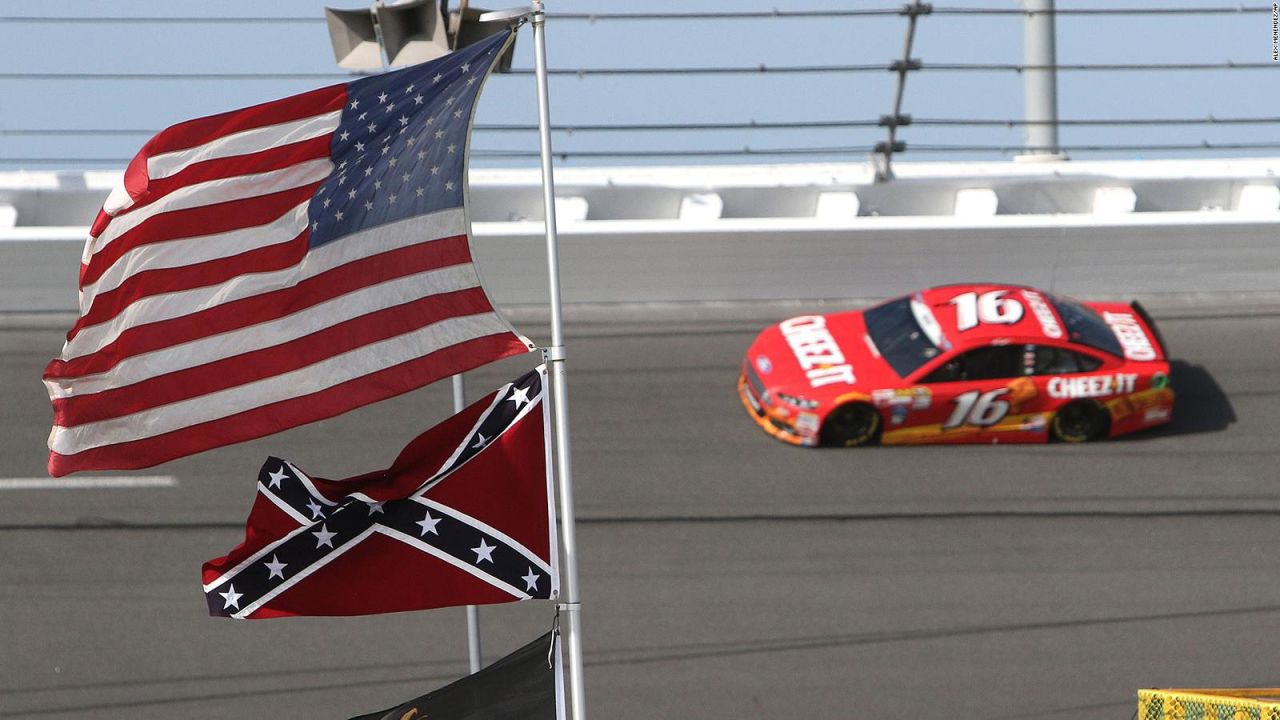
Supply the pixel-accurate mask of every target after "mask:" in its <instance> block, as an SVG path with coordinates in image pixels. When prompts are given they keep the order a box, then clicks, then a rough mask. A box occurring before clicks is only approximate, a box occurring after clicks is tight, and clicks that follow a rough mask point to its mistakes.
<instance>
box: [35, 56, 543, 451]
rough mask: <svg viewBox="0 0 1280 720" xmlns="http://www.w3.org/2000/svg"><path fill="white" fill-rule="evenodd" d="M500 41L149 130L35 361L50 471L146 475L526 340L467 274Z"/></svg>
mask: <svg viewBox="0 0 1280 720" xmlns="http://www.w3.org/2000/svg"><path fill="white" fill-rule="evenodd" d="M512 39H513V34H512V33H511V32H504V33H499V34H497V35H494V36H491V37H490V38H487V39H486V40H483V41H481V42H479V43H476V44H474V45H471V46H468V47H465V48H463V49H461V50H458V51H456V52H454V53H452V54H449V55H446V56H445V57H443V58H441V59H439V60H435V61H432V62H429V63H425V64H422V65H417V66H414V67H410V68H406V69H404V70H399V71H396V72H391V73H386V74H382V75H377V76H373V77H367V78H361V79H358V80H355V81H353V82H349V83H346V84H343V85H335V86H332V87H328V88H322V89H320V90H315V91H312V92H308V93H303V94H301V95H296V96H293V97H289V98H285V99H283V100H278V101H275V102H270V103H266V104H263V105H257V106H254V107H251V108H247V109H244V110H238V111H233V112H229V113H225V114H222V115H216V116H212V117H207V118H201V119H197V120H191V121H189V122H185V123H181V124H178V125H175V126H173V127H171V128H168V129H167V130H164V131H162V132H161V133H160V134H158V135H157V136H155V137H154V138H152V140H151V141H150V142H148V143H147V144H146V145H145V146H144V147H143V149H142V150H141V151H140V152H139V153H138V155H137V157H135V158H134V159H133V161H132V162H131V163H130V165H129V167H128V169H127V170H126V172H125V174H124V179H123V182H122V184H121V185H120V186H119V187H117V188H116V190H114V191H113V192H112V193H111V195H110V197H108V199H107V201H106V203H105V205H104V207H103V209H102V212H101V213H99V215H98V218H97V221H96V222H95V223H94V225H93V227H92V229H91V231H90V237H89V240H88V242H87V244H86V246H85V251H84V257H83V261H82V265H81V268H80V318H79V320H78V321H77V322H76V324H75V326H74V327H73V328H72V329H71V331H70V332H69V333H68V334H67V342H66V345H65V346H64V347H63V351H62V355H61V357H59V358H57V359H55V360H53V361H52V362H50V363H49V365H48V367H47V368H46V369H45V375H44V380H45V384H46V385H47V387H48V390H49V396H50V399H51V401H52V403H53V412H54V421H53V422H54V424H53V431H52V433H51V434H50V436H49V451H50V452H49V473H50V474H51V475H54V476H59V475H65V474H67V473H70V472H75V471H78V470H87V469H103V468H140V467H149V466H151V465H155V464H158V463H161V462H165V461H167V460H171V459H173V458H177V457H182V456H184V455H189V454H191V453H196V452H200V451H202V450H207V449H209V448H214V447H219V446H222V445H227V444H230V443H235V442H240V441H243V440H248V439H251V438H256V437H261V436H263V435H268V434H271V433H274V432H278V431H280V430H284V429H286V428H290V427H294V426H297V425H301V424H304V423H309V422H312V421H315V420H320V419H323V418H327V417H332V416H334V415H338V414H340V413H343V412H346V411H348V410H351V409H353V408H356V407H359V406H362V405H366V404H368V403H372V402H377V401H379V400H383V399H385V398H388V397H391V396H393V395H396V394H399V393H403V392H406V391H409V390H412V389H415V388H418V387H421V386H423V385H426V384H427V383H430V382H433V381H435V380H438V379H440V378H443V377H446V376H448V375H452V374H454V373H458V372H462V371H464V370H468V369H470V368H474V367H476V366H478V365H481V364H484V363H487V362H490V361H493V360H496V359H498V358H501V357H505V356H508V355H512V354H517V353H523V352H527V351H528V350H530V349H532V347H533V346H532V345H531V344H530V343H529V342H528V340H526V339H525V338H523V337H520V336H519V335H517V334H516V333H515V331H514V330H513V329H512V328H511V326H510V325H509V324H508V323H507V322H506V320H505V319H503V318H502V317H501V316H500V315H499V314H498V313H497V312H495V311H494V309H493V307H492V304H491V302H490V301H489V299H488V297H487V295H486V293H485V291H484V288H483V287H482V286H481V285H480V281H479V278H478V276H477V274H476V271H475V269H474V268H473V266H472V262H471V250H470V244H469V238H468V236H469V232H470V217H469V214H468V212H467V204H466V192H465V187H464V173H465V168H466V155H467V140H468V137H469V130H470V127H471V121H472V114H473V111H474V109H475V105H476V101H477V98H478V97H479V93H480V88H481V86H482V85H483V84H484V81H485V78H486V77H487V76H488V74H489V72H490V70H491V69H492V66H493V64H494V62H495V60H496V59H497V58H498V57H500V56H501V54H502V52H503V50H504V49H505V48H506V46H507V44H508V43H510V42H511V41H512Z"/></svg>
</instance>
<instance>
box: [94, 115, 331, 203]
mask: <svg viewBox="0 0 1280 720" xmlns="http://www.w3.org/2000/svg"><path fill="white" fill-rule="evenodd" d="M332 140H333V133H329V134H327V135H323V136H320V137H314V138H311V139H309V140H302V141H300V142H296V143H290V144H288V145H280V146H277V147H272V148H267V149H265V150H259V151H258V152H255V153H248V154H246V155H233V156H231V157H225V158H213V159H211V160H202V161H200V162H197V163H192V164H191V165H189V166H187V167H185V168H183V169H182V170H181V171H180V172H178V173H176V174H174V175H170V176H169V177H163V178H156V179H149V180H148V181H147V185H146V189H145V190H143V191H142V192H141V193H138V194H136V195H134V196H133V198H134V204H133V205H132V206H130V207H128V208H126V209H125V210H122V211H120V212H118V213H116V215H115V217H117V218H122V217H126V216H128V215H129V213H133V212H138V211H140V210H142V209H145V208H146V207H147V206H149V205H151V204H152V203H154V202H156V201H157V200H159V199H161V198H163V197H165V196H166V195H169V194H170V193H172V192H174V191H175V190H181V189H182V188H184V187H188V186H191V185H196V184H198V183H203V182H209V181H211V180H222V179H224V178H232V177H238V176H240V175H260V174H262V173H268V172H272V171H274V170H282V169H284V168H287V167H290V166H293V165H297V164H298V163H303V162H307V161H308V160H319V159H320V158H327V157H329V155H330V150H331V143H332Z"/></svg>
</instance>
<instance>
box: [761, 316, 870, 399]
mask: <svg viewBox="0 0 1280 720" xmlns="http://www.w3.org/2000/svg"><path fill="white" fill-rule="evenodd" d="M779 328H781V330H782V336H783V337H784V338H786V340H787V345H790V346H791V352H793V353H795V356H796V360H797V361H798V362H799V363H800V367H801V368H802V369H803V370H804V371H805V377H807V378H809V386H810V387H815V388H817V387H822V386H823V385H832V384H834V383H841V382H842V383H845V384H846V385H852V384H854V382H855V381H856V378H855V377H854V374H853V366H852V365H850V364H849V363H847V362H845V358H844V353H843V352H841V350H840V346H839V345H838V344H837V343H836V339H835V338H834V337H833V336H832V335H831V331H830V330H828V329H827V319H826V318H824V317H822V316H821V315H802V316H800V317H795V318H791V319H790V320H785V321H783V322H782V323H781V324H780V325H779Z"/></svg>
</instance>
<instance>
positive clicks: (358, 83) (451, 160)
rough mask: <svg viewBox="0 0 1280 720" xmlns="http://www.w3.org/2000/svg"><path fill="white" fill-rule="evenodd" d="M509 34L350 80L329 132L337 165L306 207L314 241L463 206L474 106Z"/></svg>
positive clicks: (338, 236)
mask: <svg viewBox="0 0 1280 720" xmlns="http://www.w3.org/2000/svg"><path fill="white" fill-rule="evenodd" d="M511 35H512V33H510V32H505V33H498V34H495V35H493V36H491V37H489V38H486V39H485V40H483V41H481V42H478V43H475V44H474V45H469V46H467V47H465V48H462V49H460V50H457V51H455V52H453V53H450V54H449V55H446V56H444V57H443V58H440V59H438V60H435V61H433V62H429V63H424V64H422V65H415V66H413V67H409V68H405V69H403V70H397V71H395V72H390V73H384V74H382V75H376V76H374V77H369V78H362V79H360V80H355V81H353V82H351V83H348V85H347V102H346V106H345V107H344V108H343V110H342V118H341V121H340V123H339V125H338V127H337V129H336V130H335V131H334V133H333V142H332V146H331V147H332V151H331V154H332V157H333V163H334V166H335V167H334V172H333V174H332V175H330V176H329V178H328V179H327V180H326V181H325V182H324V184H323V185H321V186H320V189H319V190H317V191H316V194H315V197H314V198H313V199H312V201H311V205H310V207H309V208H308V215H309V217H310V219H311V247H317V246H320V245H323V244H324V243H327V242H330V241H333V240H336V239H338V238H340V237H342V236H344V235H347V234H350V233H352V232H356V231H357V230H364V229H367V228H370V227H375V226H378V225H383V224H386V223H390V222H394V221H396V220H403V219H404V218H408V217H413V216H415V215H422V214H425V213H429V212H433V211H436V210H443V209H445V208H453V207H461V206H462V199H463V193H464V189H463V181H464V177H463V175H464V172H465V168H466V163H465V156H466V150H467V137H468V130H469V129H470V127H471V117H472V108H474V107H475V101H476V96H477V94H479V92H480V87H481V86H482V85H483V84H484V80H485V77H486V76H487V75H488V71H489V67H490V66H491V65H492V64H493V63H494V62H495V61H496V59H497V58H498V57H499V56H500V54H501V52H502V51H503V50H504V49H505V47H506V44H507V42H508V40H509V39H510V38H511Z"/></svg>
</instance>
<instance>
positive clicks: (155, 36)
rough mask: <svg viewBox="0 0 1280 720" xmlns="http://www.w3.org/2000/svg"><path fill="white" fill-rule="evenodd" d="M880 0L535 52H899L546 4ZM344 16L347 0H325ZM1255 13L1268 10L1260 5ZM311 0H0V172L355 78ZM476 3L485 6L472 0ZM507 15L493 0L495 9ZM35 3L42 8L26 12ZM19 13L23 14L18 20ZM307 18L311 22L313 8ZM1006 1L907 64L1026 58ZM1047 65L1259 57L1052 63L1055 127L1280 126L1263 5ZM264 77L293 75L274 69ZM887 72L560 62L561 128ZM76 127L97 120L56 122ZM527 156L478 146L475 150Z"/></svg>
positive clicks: (982, 90)
mask: <svg viewBox="0 0 1280 720" xmlns="http://www.w3.org/2000/svg"><path fill="white" fill-rule="evenodd" d="M900 5H901V2H900V1H899V2H890V1H887V0H862V1H850V0H845V1H843V2H841V1H839V0H795V1H794V2H782V1H781V0H772V1H765V2H758V1H754V0H679V1H676V0H649V1H648V2H645V3H639V4H637V3H623V2H618V1H616V0H595V1H594V2H593V1H590V0H547V2H546V6H547V10H548V11H549V12H550V13H552V17H551V19H550V20H549V21H548V24H547V44H548V49H547V55H548V63H549V66H550V67H551V68H552V69H553V70H554V69H560V70H580V69H592V68H688V67H758V66H760V65H762V64H763V65H766V66H774V67H780V66H812V65H865V64H882V63H888V62H890V61H892V60H895V59H898V58H900V57H901V56H902V52H903V44H904V38H905V30H906V26H907V21H906V19H905V18H903V17H900V16H896V15H891V16H887V17H859V18H838V19H788V18H769V19H753V20H748V19H736V20H639V21H622V20H609V19H599V20H596V21H585V20H570V19H557V18H555V16H554V14H555V13H557V12H561V13H610V12H647V13H664V12H692V11H719V12H738V11H769V10H772V9H773V8H775V7H777V8H779V9H784V10H821V9H845V8H859V9H871V8H896V7H900ZM936 5H937V7H938V8H944V7H970V8H974V7H981V8H1005V9H1014V8H1017V7H1019V4H1018V3H1017V2H1016V1H1015V0H963V2H957V3H955V4H943V3H936ZM1118 5H1123V6H1124V7H1148V8H1168V7H1179V6H1182V7H1206V6H1216V7H1229V8H1236V7H1240V3H1238V2H1224V1H1223V0H1166V1H1165V2H1159V3H1156V2H1147V1H1144V0H1129V1H1128V2H1124V3H1119V4H1118V3H1107V2H1099V1H1096V0H1059V1H1058V3H1057V7H1058V8H1059V9H1070V8H1102V7H1116V6H1118ZM337 6H338V7H346V8H355V7H360V5H359V4H354V3H353V4H346V5H343V4H339V5H337ZM1246 6H1248V7H1262V5H1261V4H1260V3H1257V2H1256V1H1255V2H1253V3H1246ZM323 7H324V3H322V2H313V1H309V0H278V1H276V2H272V3H262V2H250V1H247V0H224V1H223V2H218V3H207V2H201V3H196V2H193V1H192V0H176V1H174V2H166V3H159V2H142V1H140V0H99V1H91V0H59V1H58V2H46V3H40V4H32V3H29V2H17V1H14V0H0V57H3V62H2V63H0V89H2V90H3V92H0V168H5V169H14V168H27V169H67V168H69V169H98V168H115V167H121V166H123V165H124V164H125V163H126V162H127V159H128V158H129V157H131V156H132V155H133V154H134V153H135V152H136V151H137V149H138V148H139V147H141V145H142V144H143V143H144V142H145V141H146V140H147V138H148V137H149V136H150V134H151V133H153V132H154V131H156V130H159V129H161V128H163V127H165V126H167V125H170V124H173V123H175V122H179V121H182V120H186V119H190V118H193V117H199V116H203V115H208V114H213V113H217V112H222V111H226V110H230V109H234V108H237V107H243V106H246V105H251V104H254V103H257V102H262V101H266V100H270V99H274V98H277V97H282V96H285V95H289V94H293V93H296V92H302V91H305V90H308V89H311V88H314V87H319V86H322V85H327V84H332V83H335V82H341V81H343V80H344V79H347V78H349V77H350V76H349V75H347V74H345V73H344V72H343V71H341V69H340V68H338V67H337V66H336V65H335V63H334V58H333V54H332V50H331V47H330V43H329V38H328V32H327V30H326V27H325V24H324V23H323V21H322V20H321V18H322V17H323ZM487 7H488V6H487ZM498 7H501V6H499V5H497V4H491V7H490V9H496V8H498ZM32 16H35V18H36V19H31V18H32ZM157 16H164V17H182V18H201V17H204V18H208V17H212V16H219V17H250V18H261V17H270V16H275V17H287V18H301V19H302V20H301V21H296V22H293V21H291V22H276V23H267V22H247V23H208V22H198V21H193V22H162V23H157V22H146V21H141V20H136V21H131V22H99V21H93V22H73V21H67V20H62V21H58V20H54V19H53V18H77V17H78V18H86V17H92V18H102V17H133V18H154V17H157ZM20 18H27V19H20ZM308 18H314V20H309V19H308ZM1022 30H1023V21H1022V18H1021V16H1018V15H997V16H976V17H975V16H956V15H941V14H938V15H932V16H926V17H923V18H921V19H920V21H919V25H918V29H917V31H916V36H915V41H914V47H913V50H912V53H911V54H912V56H913V57H917V58H920V59H921V60H922V61H924V63H925V64H926V66H928V65H929V64H930V63H1009V64H1018V63H1021V62H1022V60H1023V57H1022ZM1057 31H1058V36H1057V50H1058V62H1059V63H1060V64H1070V63H1089V64H1093V63H1137V64H1162V63H1195V62H1200V63H1225V62H1229V61H1230V62H1235V63H1263V64H1265V65H1266V67H1264V68H1261V69H1229V70H1197V71H1177V72H1171V71H1152V70H1145V71H1108V72H1085V71H1063V72H1061V73H1059V76H1058V96H1059V115H1060V117H1061V118H1062V119H1064V120H1065V119H1104V118H1192V117H1194V118H1205V117H1209V116H1214V117H1216V118H1249V117H1251V118H1263V117H1269V118H1280V92H1277V89H1280V74H1277V71H1280V63H1275V64H1274V65H1272V64H1271V58H1272V26H1271V16H1270V12H1264V13H1253V14H1245V13H1232V14H1226V15H1145V16H1097V15H1093V16H1060V17H1059V18H1058V20H1057ZM532 39H533V38H532V32H531V31H530V30H529V29H528V28H526V29H525V30H524V31H522V32H521V34H520V37H519V40H518V44H517V51H516V59H515V68H516V69H517V70H522V69H523V70H529V69H531V68H532V66H533V45H532ZM155 72H165V73H179V74H187V73H196V74H216V73H249V74H254V75H261V77H252V78H239V79H198V78H179V79H146V78H144V79H128V78H121V77H105V78H76V77H70V78H68V77H52V78H50V77H32V75H33V74H42V73H56V74H71V75H75V74H83V73H108V74H113V75H127V74H131V73H155ZM279 74H302V75H306V77H300V78H280V77H274V76H275V75H279ZM895 84H896V78H895V76H894V75H892V74H890V73H889V72H887V71H876V72H863V73H830V72H828V73H811V74H759V73H754V74H742V75H644V76H626V77H617V76H600V75H585V76H577V75H568V76H554V77H552V78H551V80H550V96H551V106H552V110H551V119H552V123H553V124H555V125H591V124H596V125H616V124H623V123H625V124H637V123H640V124H653V123H662V124H689V123H730V124H732V123H748V122H752V121H754V122H758V123H768V122H830V121H849V120H876V119H877V118H879V117H880V116H882V115H886V114H889V113H890V112H891V110H892V102H893V97H894V90H895ZM1022 107H1023V97H1022V79H1021V76H1020V75H1019V74H1018V73H1016V72H1011V71H1002V72H963V73H961V72H947V71H941V70H934V71H929V70H927V69H926V70H924V71H921V72H916V73H912V74H911V75H910V76H909V78H908V82H907V86H906V93H905V99H904V105H903V112H904V113H907V114H910V115H912V116H913V117H914V118H917V119H922V118H961V119H995V120H1011V119H1018V118H1021V116H1022ZM536 120H537V114H536V97H535V89H534V79H533V77H532V76H530V75H528V74H512V75H503V76H497V77H495V78H493V79H492V80H491V81H490V83H489V84H488V86H487V87H486V89H485V92H484V95H483V97H482V100H481V103H480V108H479V112H478V115H477V124H478V125H480V126H481V127H480V128H478V129H477V131H476V133H475V136H474V137H473V141H472V161H473V165H476V166H485V167H528V166H533V165H536V163H537V160H536V157H532V154H533V153H536V151H537V147H538V145H537V136H536V134H535V133H533V132H499V131H494V130H486V129H484V128H483V126H485V125H495V124H522V125H532V124H534V123H536ZM78 130H90V131H95V132H93V133H91V134H83V135H77V134H68V131H78ZM899 138H900V139H902V140H905V141H906V142H907V146H908V151H907V153H906V154H905V155H904V156H900V157H897V158H895V162H910V161H912V160H939V159H947V160H979V159H981V160H997V159H1008V158H1009V157H1011V156H1012V154H1013V153H1012V152H1003V153H1002V152H997V151H983V152H980V151H969V152H960V153H957V152H946V153H940V152H931V151H928V150H925V149H924V148H925V147H927V146H931V145H934V146H936V145H965V146H972V145H979V146H1000V147H1014V146H1018V145H1020V144H1021V143H1022V129H1021V128H1008V127H979V128H971V127H928V126H923V125H916V126H912V127H907V128H903V129H901V130H900V134H899ZM883 139H885V130H884V129H883V128H875V127H870V128H833V129H815V128H808V129H792V130H764V129H719V130H679V131H662V132H655V131H646V132H635V131H633V132H588V131H578V132H573V133H569V132H564V131H558V132H557V133H556V134H555V135H554V137H553V147H554V149H555V150H556V152H557V153H562V154H563V156H562V157H560V158H558V160H557V163H558V164H559V165H561V166H564V165H568V166H580V165H614V166H617V165H636V164H655V163H661V164H690V163H730V162H751V163H757V162H813V161H818V162H826V161H837V162H838V161H855V162H856V161H864V160H866V159H867V154H868V152H869V151H870V149H871V147H872V146H873V145H874V144H875V143H876V142H878V141H880V140H883ZM1060 141H1061V143H1062V144H1063V145H1065V146H1069V147H1070V146H1081V145H1135V144H1142V145H1149V144H1199V143H1203V142H1209V143H1215V144H1224V143H1232V144H1234V143H1251V144H1252V143H1263V144H1267V143H1274V144H1276V145H1277V146H1278V147H1277V148H1275V149H1244V150H1235V151H1232V150H1221V149H1200V150H1198V151H1194V152H1186V151H1178V152H1168V151H1164V152H1162V151H1154V150H1116V151H1109V152H1102V153H1098V152H1086V151H1080V152H1073V153H1072V157H1078V158H1082V159H1088V158H1100V157H1106V158H1149V157H1225V156H1252V157H1261V156H1280V126H1278V125H1277V124H1276V123H1265V124H1247V125H1240V124H1218V125H1212V126H1210V125H1188V126H1154V127H1153V126H1137V127H1102V128H1098V127H1065V128H1063V129H1062V130H1061V133H1060ZM744 147H749V148H751V149H753V150H757V151H759V150H768V149H808V148H836V149H837V150H835V151H831V152H826V153H823V154H813V155H790V156H766V155H752V156H741V155H729V156H724V157H714V156H699V155H697V154H696V153H697V152H700V151H701V152H722V151H739V150H741V149H743V148H744ZM502 151H506V152H514V153H523V154H525V155H526V156H525V157H504V158H487V157H485V154H486V152H502ZM635 151H640V152H644V153H656V152H666V151H670V152H671V153H672V154H671V155H665V156H661V157H650V156H646V157H590V156H585V155H575V153H584V152H585V153H627V152H635Z"/></svg>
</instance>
